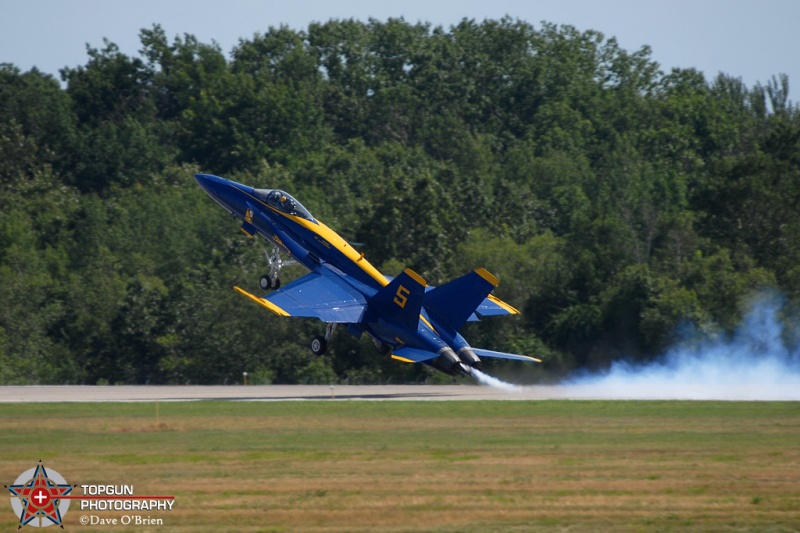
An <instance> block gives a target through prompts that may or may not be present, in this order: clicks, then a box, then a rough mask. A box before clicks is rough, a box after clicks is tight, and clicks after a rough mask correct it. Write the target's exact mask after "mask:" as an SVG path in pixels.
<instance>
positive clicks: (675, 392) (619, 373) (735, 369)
mask: <svg viewBox="0 0 800 533" xmlns="http://www.w3.org/2000/svg"><path fill="white" fill-rule="evenodd" d="M781 304H782V302H780V300H779V299H778V298H776V297H774V296H772V297H766V296H762V297H761V298H759V299H758V300H756V301H755V303H754V304H753V306H752V308H751V310H750V312H749V313H748V314H747V316H746V317H745V320H744V322H743V324H742V325H741V326H740V327H739V328H738V329H737V331H736V332H735V333H734V334H733V335H729V336H716V337H714V338H711V339H706V340H704V341H702V342H700V343H695V344H694V345H691V344H687V343H683V344H679V345H678V346H676V347H674V348H672V349H670V350H668V351H667V352H666V354H665V355H664V356H663V357H662V358H661V359H660V360H659V361H658V362H655V363H651V364H649V365H645V366H641V365H638V366H637V365H632V364H629V363H625V362H616V363H614V364H613V365H612V366H611V368H610V369H609V370H608V371H607V372H605V373H601V374H595V375H589V376H587V375H583V376H578V377H575V378H573V379H570V380H568V381H567V382H565V383H564V385H568V386H574V387H578V388H579V389H581V391H582V394H585V395H589V396H592V397H600V398H605V397H613V398H639V399H648V398H659V399H661V398H663V399H730V400H793V401H794V400H800V350H798V348H797V347H795V348H794V349H793V350H792V349H789V348H788V347H787V346H786V344H785V342H784V339H783V336H784V333H789V334H790V335H794V334H796V332H795V331H788V332H787V331H784V327H783V326H782V324H781V322H780V321H779V320H778V312H779V311H780V308H781ZM795 338H797V337H795Z"/></svg>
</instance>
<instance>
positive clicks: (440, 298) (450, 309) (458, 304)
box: [425, 268, 499, 331]
mask: <svg viewBox="0 0 800 533" xmlns="http://www.w3.org/2000/svg"><path fill="white" fill-rule="evenodd" d="M498 282H499V280H498V279H497V278H496V277H494V276H493V275H492V274H490V273H489V272H488V271H486V270H484V269H483V268H479V269H477V270H475V271H473V272H470V273H469V274H466V275H464V276H461V277H460V278H457V279H454V280H453V281H450V282H448V283H445V284H444V285H442V286H440V287H436V288H435V289H432V290H430V291H428V293H427V294H426V295H425V308H426V309H427V310H428V312H429V313H430V314H431V315H432V316H434V317H435V318H436V320H437V321H441V322H442V323H444V324H447V325H448V326H450V327H452V328H453V329H454V330H456V331H458V330H460V329H461V326H463V325H464V323H465V322H466V321H467V320H468V319H469V317H470V316H471V315H472V313H473V312H474V311H475V309H477V308H478V306H479V305H481V303H483V301H484V299H486V297H487V296H488V295H489V293H490V292H492V290H493V289H494V288H495V287H496V286H497V284H498Z"/></svg>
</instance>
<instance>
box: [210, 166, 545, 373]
mask: <svg viewBox="0 0 800 533" xmlns="http://www.w3.org/2000/svg"><path fill="white" fill-rule="evenodd" d="M195 178H196V179H197V182H198V183H199V184H200V186H201V187H202V188H203V189H204V190H205V191H206V192H207V193H208V195H209V196H211V198H213V199H214V200H215V201H216V202H217V203H219V204H220V205H221V206H222V207H224V208H225V209H226V210H228V211H230V213H231V214H233V215H234V217H237V218H239V219H241V220H242V227H241V230H242V231H243V232H244V233H246V234H247V235H248V236H250V237H254V236H255V235H256V234H259V235H261V236H262V237H263V238H264V239H266V240H267V241H268V242H269V243H271V244H272V245H273V249H272V254H269V253H266V254H265V255H266V258H267V263H268V265H269V273H268V274H265V275H264V276H262V277H261V280H260V284H261V288H262V289H264V290H268V289H272V290H273V292H271V293H270V294H268V295H267V296H264V297H263V298H260V297H258V296H255V295H253V294H250V293H249V292H247V291H245V290H243V289H241V288H239V287H234V289H235V290H236V291H237V292H239V293H240V294H242V295H244V296H246V297H247V298H249V299H251V300H252V301H254V302H255V303H257V304H258V305H260V306H262V307H265V308H267V309H268V310H270V311H272V312H273V313H275V314H276V315H279V316H299V317H314V318H318V319H320V320H322V321H323V322H326V323H327V328H326V330H325V336H319V337H315V338H314V339H313V340H312V342H311V350H312V351H313V352H314V353H315V354H317V355H321V354H323V353H325V350H326V349H327V346H328V342H329V341H330V340H331V336H332V335H333V331H334V329H335V328H336V326H337V325H338V324H344V325H346V326H347V329H348V331H349V332H350V333H351V334H352V335H354V336H355V337H356V338H358V337H360V336H361V335H362V334H363V333H367V334H368V335H369V336H370V337H372V340H373V341H374V342H375V346H376V348H377V349H378V351H379V352H381V353H384V354H386V355H389V354H391V357H392V358H393V359H396V360H398V361H403V362H406V363H425V364H428V365H430V366H432V367H434V368H436V369H438V370H441V371H442V372H445V373H447V374H450V375H458V374H465V375H469V374H470V373H471V369H472V368H477V369H481V360H480V358H479V356H480V357H497V358H501V359H516V360H521V361H537V362H538V361H539V360H538V359H534V358H533V357H528V356H525V355H515V354H507V353H500V352H494V351H491V350H483V349H480V348H472V347H471V346H470V345H469V344H468V343H467V341H466V340H464V337H462V336H461V334H460V333H459V330H460V329H461V327H462V326H463V325H464V324H465V323H466V322H467V321H475V320H479V319H480V318H482V317H486V316H494V315H512V314H518V313H519V311H517V310H516V309H514V308H513V307H511V306H510V305H508V304H507V303H505V302H503V301H502V300H500V299H498V298H496V297H494V296H492V295H491V294H489V293H490V292H491V291H492V289H494V288H495V287H496V286H497V283H498V280H497V278H496V277H494V276H493V275H492V274H490V273H489V272H487V271H486V270H484V269H478V270H475V271H474V272H470V273H469V274H467V275H465V276H462V277H460V278H458V279H456V280H453V281H451V282H449V283H446V284H444V285H441V286H439V287H430V286H428V284H427V283H426V282H425V280H424V279H422V277H421V276H419V275H418V274H417V273H416V272H414V271H413V270H411V269H409V268H406V269H405V270H404V271H403V272H402V273H401V274H400V275H399V276H397V277H396V278H393V279H392V278H389V277H386V276H384V275H383V274H381V273H380V272H379V271H378V270H377V269H376V268H375V267H373V266H372V265H371V264H370V263H369V261H367V260H366V259H365V258H364V254H363V253H359V252H358V251H356V250H355V249H354V248H353V247H352V246H351V245H350V244H348V243H347V242H346V241H345V240H344V239H343V238H342V237H340V236H339V235H338V234H337V233H336V232H334V231H333V230H331V229H330V228H329V227H328V226H326V225H325V224H323V223H322V222H320V221H318V220H316V219H315V218H314V217H313V216H312V215H311V213H309V212H308V210H307V209H306V208H304V207H303V206H302V205H301V204H300V202H298V201H297V200H295V199H294V198H293V197H292V196H290V195H289V194H288V193H286V192H284V191H281V190H277V189H255V188H253V187H249V186H247V185H242V184H240V183H236V182H234V181H230V180H227V179H224V178H220V177H218V176H211V175H208V174H197V175H196V176H195ZM280 252H283V253H284V254H285V255H287V256H289V257H291V258H292V260H294V261H296V262H297V263H300V264H301V265H303V266H304V267H306V268H307V269H308V270H310V271H311V273H310V274H307V275H306V276H304V277H302V278H300V279H298V280H296V281H294V282H292V283H290V284H288V285H286V286H285V287H283V288H280V285H281V282H280V278H279V274H280V270H281V267H282V266H284V265H285V264H288V263H284V262H283V260H282V259H281V257H280Z"/></svg>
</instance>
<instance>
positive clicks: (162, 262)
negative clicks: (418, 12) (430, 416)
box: [0, 19, 800, 384]
mask: <svg viewBox="0 0 800 533" xmlns="http://www.w3.org/2000/svg"><path fill="white" fill-rule="evenodd" d="M141 43H142V49H141V51H140V55H139V56H138V57H129V56H127V55H125V54H122V53H120V51H119V50H118V48H117V47H116V46H115V45H114V44H112V43H108V42H106V43H105V45H104V48H102V49H94V48H89V50H88V57H89V59H88V61H87V63H86V65H85V66H81V67H78V68H74V69H71V68H68V69H64V70H63V71H62V78H63V82H64V85H63V87H62V85H60V84H59V82H58V81H57V80H56V79H54V78H53V77H52V76H50V75H46V74H43V73H41V72H38V71H36V70H35V69H34V70H31V71H29V72H24V73H23V72H20V71H19V69H17V68H15V67H14V66H12V65H8V64H3V65H0V210H2V213H1V214H0V302H2V305H1V307H0V383H5V384H8V383H23V382H29V383H97V382H111V383H114V382H125V383H145V382H150V383H185V382H193V383H197V382H200V383H221V382H225V381H228V382H230V381H238V380H240V379H241V375H242V372H243V371H248V372H249V373H250V376H251V380H253V379H254V380H256V381H262V382H265V381H269V380H272V381H274V382H298V381H299V382H303V381H308V382H328V381H329V380H334V379H341V380H350V381H351V382H365V381H368V382H378V381H386V380H389V379H392V380H395V381H397V380H401V381H413V380H420V379H425V378H426V376H427V374H426V373H425V372H424V371H423V370H422V369H420V368H418V367H417V366H412V365H402V364H399V363H395V362H392V361H390V360H388V359H387V358H385V357H382V356H379V355H377V354H376V353H374V350H373V347H372V344H371V342H369V341H368V340H366V339H363V340H362V341H360V342H359V341H356V340H354V339H352V338H350V337H349V336H348V335H346V334H343V333H340V334H338V335H337V336H336V338H335V342H334V346H333V350H332V352H333V353H331V354H329V355H327V356H325V357H322V358H317V357H314V356H313V355H311V354H310V351H309V350H308V348H307V342H308V339H310V337H311V336H312V335H314V334H318V333H319V332H321V331H322V324H320V323H319V322H317V321H303V320H296V321H295V320H286V319H280V318H278V317H274V316H271V315H270V314H269V313H267V312H266V311H264V310H263V309H260V308H258V307H257V306H254V305H252V303H250V302H248V301H246V300H244V299H242V298H241V297H239V296H238V295H236V294H235V293H234V292H233V291H232V290H231V286H232V285H234V284H240V285H243V286H245V287H249V288H250V289H252V290H256V288H257V279H258V276H259V275H260V274H261V273H263V272H262V271H263V269H264V268H265V265H264V262H263V257H262V255H263V251H262V249H261V247H260V244H259V243H258V242H256V241H252V240H248V239H247V238H246V237H245V236H244V235H242V234H241V233H240V232H239V231H238V230H237V228H236V223H235V222H234V221H232V220H231V219H230V218H229V217H228V215H227V214H226V213H225V212H224V211H223V210H222V209H220V208H219V207H218V206H217V205H216V204H215V203H214V202H213V201H211V200H210V199H209V198H207V197H206V196H205V194H204V193H203V191H202V190H201V189H200V188H199V187H198V186H197V185H196V184H195V183H194V180H193V177H192V176H193V173H194V172H197V171H203V172H209V173H213V174H218V175H222V176H225V177H228V178H231V179H235V180H237V181H240V182H244V183H248V184H251V185H255V186H259V187H281V188H284V189H286V190H288V191H290V192H291V193H292V194H294V195H295V196H297V197H298V198H299V199H300V200H301V201H302V202H303V203H304V204H305V205H306V207H308V208H309V209H310V210H311V212H312V213H314V214H315V215H316V216H317V217H319V218H320V219H322V220H324V221H325V222H326V223H327V224H328V225H329V226H331V227H333V228H335V229H336V230H337V231H339V232H340V233H342V234H343V235H344V236H346V237H347V238H350V239H352V240H353V241H354V242H357V243H359V245H358V246H359V247H361V248H362V249H363V250H364V251H365V252H366V254H367V257H368V258H369V259H370V260H371V262H372V263H374V264H375V265H377V266H379V267H380V268H382V269H383V270H384V271H386V273H387V274H390V275H394V274H396V273H397V272H399V270H400V269H401V268H402V267H403V266H405V265H408V266H411V267H412V268H414V269H415V270H417V271H418V272H420V273H421V274H422V275H423V276H424V277H425V278H426V279H427V280H428V281H429V283H431V284H439V283H441V282H443V281H446V280H448V279H450V278H452V277H455V276H458V275H461V274H463V273H465V272H467V271H469V270H471V269H474V268H477V267H486V268H487V269H489V270H490V271H491V272H493V273H494V274H495V275H497V276H498V277H500V279H501V284H500V287H498V289H497V291H496V292H497V294H498V296H500V297H501V298H504V299H506V300H507V301H508V302H510V303H511V304H513V305H515V306H516V307H518V308H520V309H521V310H522V311H523V314H522V316H521V317H518V318H507V319H494V320H489V321H484V322H482V323H480V324H477V325H470V326H468V328H467V330H466V331H465V334H466V337H467V338H468V339H470V341H471V342H472V343H473V344H475V345H477V346H485V347H489V348H493V349H498V350H508V351H518V352H521V353H528V354H530V355H535V356H539V357H542V358H543V359H545V364H544V365H542V368H543V370H544V371H545V372H547V371H550V372H553V373H555V374H558V373H562V372H565V371H568V370H570V369H572V368H576V367H584V366H587V367H602V366H604V365H607V364H608V363H609V362H610V361H612V360H614V359H616V358H619V357H626V358H631V359H634V360H647V359H648V358H652V357H654V356H655V355H657V354H658V353H660V352H661V351H663V350H664V348H665V347H666V346H668V345H669V343H670V342H672V340H673V338H672V336H673V334H674V331H675V330H676V327H677V326H678V325H679V324H680V323H681V322H683V321H691V322H693V323H695V324H697V325H698V326H699V329H700V330H701V331H708V330H726V329H730V328H732V327H734V326H735V324H736V323H737V322H738V321H739V319H740V318H741V306H742V302H743V301H744V300H745V299H746V297H747V296H748V295H749V294H751V293H752V292H753V291H755V290H759V289H761V288H775V289H779V290H781V291H782V292H783V293H784V294H786V295H787V296H788V300H789V302H797V301H798V300H800V112H798V109H797V108H796V107H795V106H794V105H793V103H792V102H791V101H789V100H788V98H787V94H788V80H787V79H786V77H785V76H779V77H777V78H773V79H772V80H771V81H769V82H768V83H767V85H766V86H762V85H760V84H758V85H756V86H755V87H753V88H748V87H746V86H745V85H743V83H742V82H741V81H740V80H739V79H737V78H734V77H730V76H728V75H724V74H720V75H719V76H718V77H716V78H714V79H711V80H706V79H705V78H704V76H703V75H702V74H701V73H699V72H697V71H695V70H692V69H688V70H673V71H672V72H669V73H664V72H662V71H660V70H659V66H658V65H657V64H656V63H655V62H653V61H652V60H651V59H650V57H649V50H648V49H647V48H646V47H644V48H642V49H641V50H638V51H636V52H633V53H631V52H628V51H625V50H623V49H621V48H620V47H619V46H618V44H617V42H616V41H615V40H614V39H605V38H604V37H603V35H602V34H600V33H597V32H593V31H588V32H584V33H581V32H578V31H576V30H575V29H574V28H571V27H568V26H562V27H557V26H553V25H548V24H544V25H542V27H540V28H538V29H537V28H535V27H533V26H531V25H529V24H527V23H524V22H521V21H516V20H511V19H503V20H500V21H485V22H482V23H476V22H474V21H468V20H464V21H463V22H462V23H460V24H459V25H457V26H454V27H452V28H450V29H449V30H445V29H443V28H440V27H431V26H430V25H425V24H410V23H408V22H405V21H403V20H388V21H386V22H379V21H374V20H373V21H370V22H368V23H362V22H356V21H337V20H333V21H329V22H326V23H315V24H311V25H310V26H309V27H308V29H307V30H306V31H295V30H292V29H289V28H286V27H280V28H270V29H269V30H268V31H267V32H266V33H264V34H256V35H255V36H254V37H253V38H252V39H250V40H242V41H240V43H239V45H238V46H237V47H236V48H235V49H234V50H233V52H232V54H231V56H230V58H229V59H227V58H226V57H225V56H224V54H223V53H222V52H221V51H220V49H219V47H217V46H216V45H208V44H203V43H200V42H198V41H197V40H196V39H195V38H194V37H192V36H191V35H186V36H184V37H183V38H180V37H178V38H175V39H174V40H173V41H172V42H170V41H169V39H168V38H167V37H166V35H165V32H164V31H163V30H162V29H161V28H160V27H159V26H154V27H153V28H152V29H147V30H143V31H142V32H141ZM293 268H294V269H295V270H296V272H294V273H293V274H294V275H299V274H301V272H300V271H299V270H298V269H297V267H293ZM291 274H292V271H291V269H287V271H286V272H285V276H284V277H290V275H291ZM789 308H791V306H789V307H788V308H787V309H789Z"/></svg>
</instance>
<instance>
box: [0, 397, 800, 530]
mask: <svg viewBox="0 0 800 533" xmlns="http://www.w3.org/2000/svg"><path fill="white" fill-rule="evenodd" d="M798 443H800V404H796V403H774V404H773V403H758V404H752V403H714V402H567V401H564V402H474V403H472V402H452V403H451V402H419V403H415V402H338V401H337V402H307V403H306V402H303V403H300V402H286V403H236V402H202V403H171V404H161V405H160V411H159V418H158V419H156V418H155V409H154V406H153V404H103V405H97V404H95V405H75V404H69V405H33V404H31V405H24V406H14V409H4V411H3V413H2V414H0V457H2V462H1V463H0V464H2V472H1V473H0V475H2V476H3V482H4V483H5V484H8V483H10V482H12V481H13V480H14V479H15V478H16V476H17V475H19V473H21V472H22V471H24V470H27V469H28V468H31V467H32V466H33V465H34V464H35V462H36V461H37V460H38V459H40V458H41V459H43V460H44V462H45V464H46V465H47V466H49V467H51V468H53V469H56V470H57V471H59V472H60V473H61V474H62V475H64V476H65V477H66V478H67V480H68V481H69V482H70V483H78V484H81V483H97V484H101V483H102V484H123V483H125V484H133V485H134V487H135V492H136V494H140V495H141V494H148V493H150V494H152V493H158V494H173V495H175V496H176V503H175V510H174V511H172V512H170V513H160V514H159V513H150V515H151V516H153V517H156V516H157V517H160V518H163V519H164V525H162V526H154V527H151V528H150V530H152V531H233V530H236V531H286V532H294V531H318V532H345V531H392V532H418V531H441V532H456V531H457V532H462V531H464V532H485V531H511V532H513V531H674V530H682V531H798V530H799V529H800V445H798ZM75 509H77V507H75ZM96 514H98V515H101V516H103V517H112V516H114V513H96ZM139 514H142V513H139ZM80 515H81V512H80V511H78V510H72V509H70V511H69V514H68V515H67V518H66V520H65V523H66V527H67V529H68V530H71V531H80V530H82V526H80V524H79V522H78V518H79V516H80ZM145 515H146V514H145ZM15 523H16V522H15V520H14V516H13V513H11V510H10V507H9V509H8V511H7V512H5V513H0V528H8V529H11V528H13V527H15ZM119 527H121V526H117V527H116V528H114V527H111V528H109V529H108V530H109V531H119ZM85 529H86V530H91V531H101V530H102V528H100V527H99V526H95V527H91V528H85Z"/></svg>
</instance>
